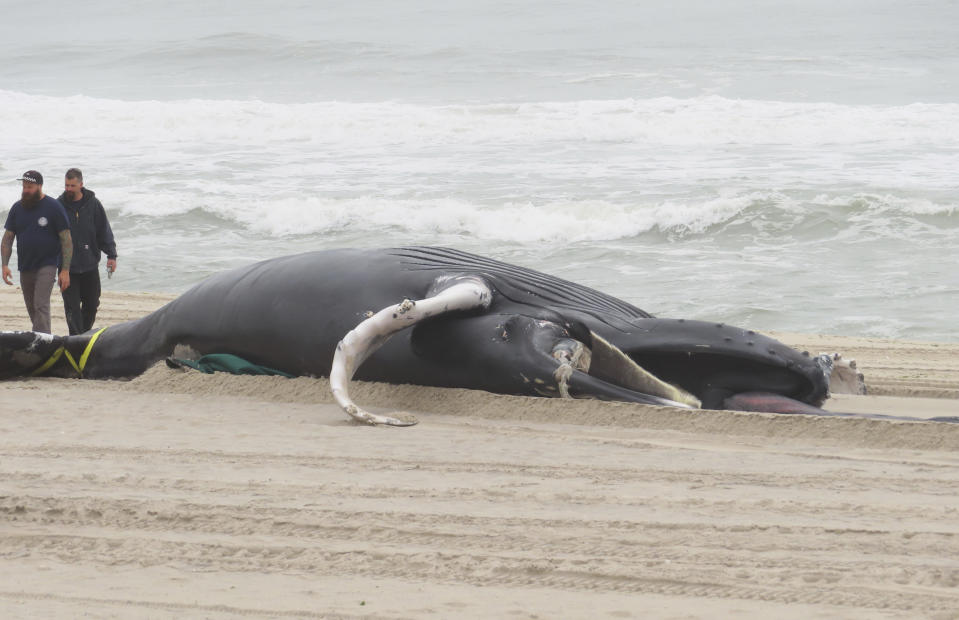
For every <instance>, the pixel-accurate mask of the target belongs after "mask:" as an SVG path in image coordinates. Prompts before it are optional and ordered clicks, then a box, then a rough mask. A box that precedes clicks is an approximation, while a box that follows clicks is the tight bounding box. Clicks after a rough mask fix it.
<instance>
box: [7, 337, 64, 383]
mask: <svg viewBox="0 0 959 620" xmlns="http://www.w3.org/2000/svg"><path fill="white" fill-rule="evenodd" d="M63 342H64V338H63V337H61V336H54V335H52V334H44V333H41V332H0V379H12V378H15V377H23V376H27V375H30V374H31V373H34V372H36V371H37V370H38V369H40V368H41V367H42V366H43V365H44V363H46V362H47V360H49V359H50V358H51V356H52V355H54V354H55V353H56V351H57V350H58V349H59V348H60V346H61V345H62V344H63Z"/></svg>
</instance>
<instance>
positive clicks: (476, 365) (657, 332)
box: [0, 247, 828, 408]
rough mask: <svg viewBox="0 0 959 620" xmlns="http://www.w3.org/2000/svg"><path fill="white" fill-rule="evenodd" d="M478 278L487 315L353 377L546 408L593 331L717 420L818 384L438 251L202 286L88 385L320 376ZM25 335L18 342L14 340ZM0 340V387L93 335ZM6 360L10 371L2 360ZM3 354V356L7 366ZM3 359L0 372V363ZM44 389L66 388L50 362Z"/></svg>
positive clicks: (433, 333)
mask: <svg viewBox="0 0 959 620" xmlns="http://www.w3.org/2000/svg"><path fill="white" fill-rule="evenodd" d="M462 276H474V277H479V278H481V279H482V280H483V281H484V282H485V283H487V284H488V285H489V287H490V288H491V290H492V291H493V295H492V301H491V303H490V305H489V308H488V309H486V310H477V311H467V312H459V313H454V314H448V315H444V316H441V317H438V318H435V319H430V320H427V321H425V322H423V323H420V324H419V325H417V326H415V327H413V328H412V329H407V330H404V331H402V332H400V333H398V334H396V335H395V336H394V337H392V338H391V339H390V340H388V341H387V342H386V343H385V344H384V345H383V346H382V347H381V348H380V349H379V350H377V351H376V352H375V353H373V354H372V356H370V358H369V359H368V360H366V361H365V362H364V363H363V364H362V365H361V366H360V367H359V369H358V371H357V373H356V378H358V379H362V380H373V381H385V382H391V383H411V384H420V385H431V386H441V387H462V388H473V389H482V390H487V391H491V392H498V393H506V394H530V395H553V394H556V387H555V384H556V381H555V380H554V379H553V372H554V371H555V369H556V366H557V363H556V362H555V360H553V359H552V358H551V357H550V356H549V355H548V354H549V352H550V350H551V348H552V347H553V346H554V345H555V343H556V342H558V341H560V340H563V339H570V338H572V339H574V340H579V341H581V342H583V343H584V344H585V345H586V346H590V345H591V334H590V332H593V333H595V334H598V335H599V336H602V337H603V338H604V339H606V340H607V341H609V342H611V343H612V344H614V345H615V346H616V347H618V348H619V349H621V350H622V351H624V352H625V353H626V354H628V355H629V356H630V357H631V358H633V359H634V360H635V361H636V362H638V363H639V365H640V366H642V367H643V368H645V369H646V370H648V371H650V372H651V373H653V374H654V375H656V376H658V377H659V378H661V379H663V380H664V381H667V382H670V383H673V384H675V385H678V386H681V387H682V388H684V389H686V390H687V391H689V392H691V393H692V394H694V395H696V396H697V397H698V398H699V399H700V400H701V401H702V403H703V406H704V407H706V408H720V407H722V406H723V403H724V402H725V400H726V398H728V397H730V396H733V395H735V394H737V393H743V392H764V393H772V394H778V395H782V396H786V397H788V398H791V399H795V400H797V401H800V402H802V403H808V404H810V405H813V406H818V405H820V404H821V403H822V402H823V401H824V400H825V398H826V397H827V390H828V379H827V378H826V376H825V374H824V373H823V370H822V368H821V367H820V366H819V365H818V364H817V363H816V361H815V359H814V358H810V357H809V356H808V355H805V354H801V353H799V352H797V351H795V350H793V349H791V348H789V347H787V346H786V345H784V344H782V343H780V342H778V341H776V340H773V339H771V338H768V337H766V336H763V335H761V334H757V333H754V332H752V331H749V330H744V329H740V328H737V327H733V326H729V325H723V324H721V323H709V322H702V321H690V320H683V319H660V318H654V317H653V316H652V315H650V314H649V313H647V312H645V311H643V310H641V309H639V308H637V307H635V306H633V305H631V304H629V303H626V302H624V301H622V300H619V299H616V298H614V297H611V296H609V295H606V294H604V293H601V292H599V291H596V290H593V289H590V288H587V287H584V286H581V285H578V284H575V283H572V282H568V281H566V280H562V279H560V278H557V277H554V276H550V275H546V274H543V273H539V272H536V271H533V270H530V269H525V268H522V267H517V266H514V265H510V264H506V263H502V262H499V261H494V260H492V259H488V258H484V257H481V256H477V255H473V254H468V253H465V252H461V251H457V250H452V249H447V248H429V247H416V248H395V249H342V250H329V251H320V252H311V253H306V254H298V255H293V256H285V257H280V258H275V259H271V260H267V261H263V262H260V263H256V264H253V265H249V266H247V267H241V268H238V269H235V270H232V271H229V272H225V273H221V274H218V275H215V276H212V277H210V278H208V279H206V280H204V281H203V282H201V283H199V284H197V285H196V286H195V287H193V288H192V289H190V290H189V291H187V292H186V293H184V294H183V295H182V296H180V297H179V298H177V299H175V300H174V301H172V302H170V303H169V304H167V305H165V306H163V307H162V308H160V309H159V310H157V311H155V312H153V313H152V314H150V315H148V316H145V317H143V318H141V319H139V320H134V321H129V322H126V323H122V324H119V325H114V326H111V327H110V328H109V329H107V330H106V331H105V332H103V333H102V334H101V335H100V336H99V338H98V340H97V342H96V343H95V345H94V346H93V348H92V351H91V354H90V356H89V360H88V362H87V364H86V367H85V368H84V373H83V376H84V377H86V378H94V379H95V378H108V377H131V376H135V375H138V374H140V373H142V372H143V371H145V370H146V369H147V368H149V367H150V366H151V365H153V364H154V363H156V362H157V361H159V360H161V359H164V358H165V357H167V356H169V355H171V354H172V352H173V348H174V347H175V346H176V345H178V344H183V345H189V346H190V347H192V348H193V349H195V350H196V351H197V352H199V353H201V354H206V353H232V354H234V355H239V356H241V357H244V358H246V359H249V360H250V361H253V362H255V363H258V364H262V365H264V366H269V367H272V368H277V369H279V370H283V371H286V372H288V373H291V374H294V375H313V376H327V375H329V372H330V367H331V363H332V359H333V353H334V351H335V348H336V346H337V343H338V342H339V341H340V339H341V338H343V336H344V335H345V334H346V333H347V332H348V331H350V330H351V329H353V328H354V327H356V325H357V324H358V323H360V322H361V321H363V320H364V318H366V316H368V313H371V312H376V311H378V310H381V309H383V308H385V307H387V306H390V305H392V304H395V303H397V302H399V301H401V300H403V299H413V300H416V299H423V298H424V297H427V296H429V295H430V294H431V293H432V292H433V291H435V290H436V289H437V288H438V287H440V286H442V283H443V282H444V281H446V280H448V279H451V278H453V279H455V278H457V277H462ZM22 334H27V335H29V336H24V335H22ZM32 336H33V335H32V333H31V332H23V333H21V335H19V336H16V335H14V334H12V333H4V334H2V335H0V377H3V376H15V375H24V374H30V373H31V372H34V371H36V369H37V368H39V367H40V365H41V364H43V362H44V361H45V360H46V359H47V358H48V357H49V355H50V354H51V353H52V352H53V351H54V350H55V349H56V347H57V346H59V345H61V344H62V345H63V346H64V347H65V348H66V349H67V350H68V351H70V352H71V353H72V355H73V356H74V358H76V359H79V357H80V355H81V354H82V352H83V350H84V349H85V347H86V345H87V343H88V342H89V341H90V338H91V334H90V333H88V334H83V335H78V336H67V337H63V338H60V337H53V338H52V339H49V342H47V341H43V342H37V343H35V345H34V349H35V350H34V351H31V352H29V353H26V352H24V347H25V344H24V343H25V340H24V339H25V338H30V337H32ZM12 351H17V352H18V353H17V356H16V357H17V359H15V360H14V359H13V357H11V356H12V355H13V354H12V353H11V352H12ZM5 352H6V353H5ZM5 360H6V361H5ZM43 374H45V375H48V376H76V371H75V370H74V369H73V368H72V367H71V366H70V365H69V364H68V363H67V362H66V360H65V359H61V360H60V361H58V362H57V363H56V364H54V365H53V366H52V367H50V368H49V369H47V370H46V371H44V373H43ZM569 390H570V393H571V395H573V396H584V397H586V396H591V397H597V398H604V399H609V400H626V401H630V400H634V401H637V402H645V401H643V399H642V398H641V397H640V396H641V395H638V394H637V393H636V392H635V391H633V390H629V389H626V388H622V387H621V386H617V385H615V384H612V383H610V382H608V381H602V380H594V379H593V378H592V377H588V376H586V375H581V376H579V377H578V378H577V377H574V379H573V380H572V381H571V382H570V385H569Z"/></svg>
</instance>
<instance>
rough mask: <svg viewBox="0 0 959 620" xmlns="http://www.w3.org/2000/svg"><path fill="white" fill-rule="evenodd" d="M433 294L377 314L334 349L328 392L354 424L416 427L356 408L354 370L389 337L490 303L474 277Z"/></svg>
mask: <svg viewBox="0 0 959 620" xmlns="http://www.w3.org/2000/svg"><path fill="white" fill-rule="evenodd" d="M444 287H445V288H444ZM433 290H434V291H435V292H433V294H432V295H430V296H428V297H426V298H424V299H420V300H417V301H413V300H410V299H404V300H403V301H402V302H401V303H399V304H397V305H395V306H389V307H387V308H384V309H383V310H380V311H379V312H377V313H376V314H374V315H373V316H371V317H369V318H367V319H366V320H364V321H362V322H361V323H360V324H359V325H357V326H356V327H355V328H354V329H353V330H351V331H350V332H349V333H347V334H346V335H345V336H343V339H342V340H340V342H339V343H338V344H337V345H336V353H335V354H334V355H333V367H332V368H331V369H330V388H331V389H332V390H333V397H334V398H335V399H336V402H337V403H339V405H340V407H342V408H343V411H345V412H346V413H347V414H348V415H349V416H350V417H352V418H353V419H354V420H358V421H360V422H365V423H367V424H386V425H389V426H412V425H413V424H416V422H417V420H416V418H414V417H413V416H411V415H409V414H395V415H394V416H384V415H377V414H374V413H370V412H368V411H364V410H362V409H360V408H359V407H357V406H356V404H355V403H354V402H353V401H352V399H350V394H349V389H348V387H349V382H350V379H352V378H353V375H354V373H355V372H356V369H357V368H359V367H360V365H361V364H362V363H363V362H364V361H365V360H366V359H367V358H368V357H369V356H370V355H372V353H373V352H374V351H376V350H377V349H378V348H380V347H381V346H383V343H385V342H386V341H387V340H389V338H390V336H392V335H393V334H395V333H397V332H399V331H402V330H404V329H406V328H408V327H413V326H414V325H416V324H417V323H419V322H421V321H423V320H426V319H429V318H435V317H438V316H441V315H443V314H447V313H450V312H457V311H464V310H485V309H487V308H489V305H490V301H491V299H492V291H491V289H490V287H489V286H488V285H487V284H486V283H485V282H484V281H483V280H482V279H480V278H478V277H462V278H453V279H444V280H443V281H442V282H438V283H437V284H436V285H434V287H433Z"/></svg>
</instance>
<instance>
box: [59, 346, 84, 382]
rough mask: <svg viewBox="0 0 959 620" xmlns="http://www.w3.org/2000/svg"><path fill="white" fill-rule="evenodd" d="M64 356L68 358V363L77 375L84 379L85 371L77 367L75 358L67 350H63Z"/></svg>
mask: <svg viewBox="0 0 959 620" xmlns="http://www.w3.org/2000/svg"><path fill="white" fill-rule="evenodd" d="M63 354H64V355H66V356H67V361H68V362H70V365H71V366H73V369H74V370H75V371H77V375H78V376H80V377H83V370H81V369H80V367H79V366H77V360H75V359H73V356H72V355H70V352H69V351H67V350H66V349H64V350H63Z"/></svg>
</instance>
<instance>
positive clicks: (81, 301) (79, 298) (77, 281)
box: [62, 269, 100, 336]
mask: <svg viewBox="0 0 959 620" xmlns="http://www.w3.org/2000/svg"><path fill="white" fill-rule="evenodd" d="M62 295H63V309H64V311H66V314H67V327H68V328H69V329H70V335H71V336H72V335H74V334H82V333H84V332H87V331H90V328H92V327H93V321H94V320H96V318H97V308H98V307H99V306H100V272H99V271H98V270H96V269H93V270H91V271H87V272H85V273H71V274H70V287H69V288H68V289H67V290H65V291H63V293H62Z"/></svg>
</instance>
